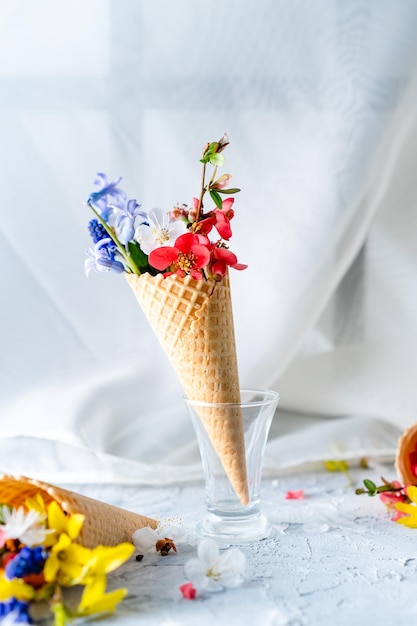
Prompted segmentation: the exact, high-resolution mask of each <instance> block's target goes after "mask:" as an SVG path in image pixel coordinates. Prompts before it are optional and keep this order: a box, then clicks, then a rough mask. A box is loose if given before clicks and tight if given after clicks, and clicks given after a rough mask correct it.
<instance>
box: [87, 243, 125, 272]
mask: <svg viewBox="0 0 417 626" xmlns="http://www.w3.org/2000/svg"><path fill="white" fill-rule="evenodd" d="M112 243H113V242H112V240H111V239H110V237H106V238H105V239H100V241H98V242H97V243H96V245H95V246H94V249H93V250H92V249H91V248H88V249H87V250H86V253H87V256H88V257H89V258H88V259H86V260H85V264H84V270H85V273H86V275H87V276H88V275H89V273H90V272H91V270H94V271H96V272H116V273H117V274H121V273H122V272H124V271H125V267H124V265H123V263H122V262H121V261H119V260H117V252H115V251H114V250H112V249H109V245H111V244H112Z"/></svg>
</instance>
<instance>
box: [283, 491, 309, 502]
mask: <svg viewBox="0 0 417 626" xmlns="http://www.w3.org/2000/svg"><path fill="white" fill-rule="evenodd" d="M304 498H305V495H304V489H299V490H298V491H287V493H286V494H285V499H286V500H304Z"/></svg>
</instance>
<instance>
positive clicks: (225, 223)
mask: <svg viewBox="0 0 417 626" xmlns="http://www.w3.org/2000/svg"><path fill="white" fill-rule="evenodd" d="M234 201H235V199H234V198H227V199H226V200H223V202H222V208H221V209H217V208H216V209H214V210H213V211H212V212H211V213H209V214H208V217H206V218H205V219H203V220H200V221H199V222H198V223H197V224H196V225H195V229H196V230H197V231H198V232H201V233H203V234H204V235H208V234H209V232H210V231H211V229H212V228H213V227H214V228H215V229H216V230H217V232H218V233H219V235H220V237H221V238H222V239H225V240H226V241H228V240H229V239H230V237H231V236H232V229H231V227H230V220H231V219H232V218H233V217H234V215H235V212H234V211H233V209H232V206H233V203H234Z"/></svg>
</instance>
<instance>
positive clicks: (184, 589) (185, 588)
mask: <svg viewBox="0 0 417 626" xmlns="http://www.w3.org/2000/svg"><path fill="white" fill-rule="evenodd" d="M179 590H180V591H181V593H182V595H183V596H184V598H185V599H186V600H194V598H195V597H196V595H197V589H196V588H195V587H194V585H193V583H185V584H184V585H181V587H179Z"/></svg>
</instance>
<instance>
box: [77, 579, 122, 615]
mask: <svg viewBox="0 0 417 626" xmlns="http://www.w3.org/2000/svg"><path fill="white" fill-rule="evenodd" d="M105 590H106V577H105V575H104V574H103V575H100V576H96V577H95V578H93V579H92V580H91V582H90V583H89V584H88V585H86V587H85V589H84V591H83V595H82V596H81V602H80V604H79V606H78V608H77V613H76V614H77V617H78V616H83V615H91V614H92V613H113V611H114V609H115V608H116V605H117V604H118V603H119V602H120V601H121V600H123V598H124V597H125V595H126V594H127V589H116V590H115V591H110V592H109V593H105Z"/></svg>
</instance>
